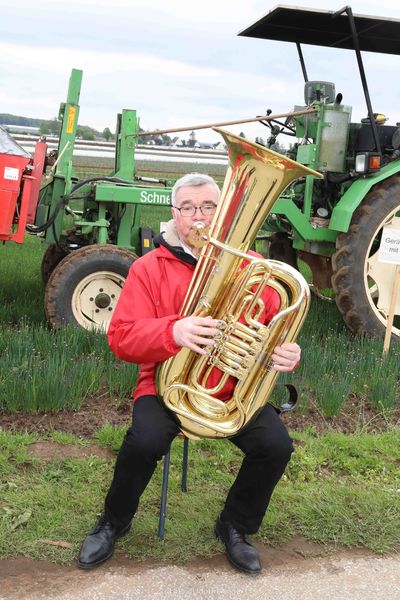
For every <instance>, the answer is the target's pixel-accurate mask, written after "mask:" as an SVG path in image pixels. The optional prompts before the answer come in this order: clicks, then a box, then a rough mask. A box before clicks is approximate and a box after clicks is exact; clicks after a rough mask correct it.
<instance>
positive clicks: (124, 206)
mask: <svg viewBox="0 0 400 600" xmlns="http://www.w3.org/2000/svg"><path fill="white" fill-rule="evenodd" d="M240 35H242V36H247V37H255V38H263V39H269V40H277V41H290V42H294V43H295V44H296V46H297V49H298V52H299V57H300V63H301V67H302V71H303V75H304V79H305V86H304V102H303V103H302V104H301V105H298V106H295V110H294V113H293V112H292V113H290V115H291V116H288V117H287V118H286V120H284V121H282V120H279V119H278V118H275V117H274V116H273V115H272V116H271V111H267V114H266V115H265V119H263V121H262V122H264V124H265V125H266V126H268V127H269V129H270V138H269V141H268V144H269V145H272V144H273V143H274V141H275V140H276V138H277V136H278V135H279V134H288V135H290V136H292V137H293V139H295V140H296V141H295V143H294V144H292V145H291V150H290V153H291V154H290V157H291V158H294V159H295V160H297V161H298V162H300V163H303V164H305V165H307V166H309V167H311V168H313V169H315V170H318V171H320V172H321V173H322V174H323V176H324V177H323V179H315V178H314V177H313V176H308V177H306V178H304V179H300V180H296V181H294V182H293V183H292V184H291V185H290V186H289V188H288V189H286V190H285V192H284V193H283V194H282V196H281V197H280V198H279V199H278V200H277V201H276V203H275V205H274V207H273V210H272V212H271V214H270V215H269V218H268V220H267V222H266V223H265V225H264V227H263V229H262V231H261V232H260V235H259V240H258V241H257V245H258V246H259V247H261V246H263V247H265V248H266V251H267V253H268V255H269V256H270V257H271V258H274V259H278V260H284V261H286V262H289V263H291V264H292V265H294V266H297V265H298V259H301V260H302V261H303V262H305V263H307V265H308V266H309V268H310V273H311V276H312V287H313V289H314V290H315V291H316V292H317V293H319V294H322V293H323V291H324V290H325V289H326V288H333V290H334V292H335V297H336V303H337V306H338V308H339V310H340V312H341V314H342V315H343V319H344V321H345V322H346V324H347V325H348V327H349V328H350V329H351V330H352V331H353V332H354V333H356V334H359V335H371V336H378V337H381V336H383V335H384V333H385V329H386V325H387V321H388V313H389V305H390V302H391V297H392V289H393V281H394V275H395V270H396V264H395V263H393V264H390V263H384V262H381V261H380V260H379V248H380V245H381V238H382V231H383V229H384V228H386V227H390V230H391V231H394V234H395V237H396V235H397V234H398V237H399V238H400V127H398V126H397V125H396V126H389V125H385V118H384V116H383V115H381V114H377V113H376V112H374V111H373V108H372V105H371V100H370V95H369V91H368V86H367V81H366V77H365V73H364V67H363V63H362V58H361V51H363V50H365V51H372V52H380V53H389V54H400V44H399V41H398V40H399V39H400V21H394V20H390V19H382V18H377V17H366V16H358V15H353V13H352V11H351V9H350V8H349V7H346V8H344V9H343V10H341V11H339V12H338V13H332V12H328V11H322V10H311V9H301V8H295V7H283V6H278V7H276V8H275V9H273V10H272V11H271V12H270V13H268V14H267V15H266V16H265V17H263V18H262V19H261V20H259V21H257V22H256V23H254V24H253V25H251V26H250V27H248V28H246V29H245V30H244V31H242V32H241V33H240ZM301 44H312V45H317V46H329V47H337V48H346V49H352V50H354V51H355V55H356V60H357V63H358V66H359V70H360V76H361V84H362V87H363V91H364V95H365V100H366V115H367V116H366V118H365V119H363V120H362V122H360V123H353V122H351V107H350V106H348V105H347V104H344V103H343V102H342V95H341V94H340V93H336V91H335V85H334V84H333V83H331V82H328V81H325V80H324V81H322V80H317V81H316V80H312V81H309V80H308V76H307V71H306V67H305V63H304V60H303V55H302V51H301ZM81 77H82V72H81V71H78V70H73V72H72V75H71V79H70V85H69V91H68V97H67V101H66V103H63V104H62V105H61V108H60V119H61V122H62V129H61V134H60V139H59V145H58V150H57V151H56V152H55V153H48V152H46V142H45V141H40V142H38V145H37V150H36V152H35V155H34V157H33V158H32V159H29V158H27V157H25V158H24V160H23V165H24V166H17V165H16V164H14V163H13V160H14V159H16V158H17V157H16V156H14V155H13V153H12V151H11V152H8V153H5V154H4V153H3V154H2V150H1V146H0V167H1V168H2V172H1V173H0V240H11V239H14V241H19V242H22V233H23V230H25V229H26V230H28V231H29V232H30V233H33V234H35V235H39V236H41V237H43V239H44V240H45V242H46V243H47V244H48V247H47V250H46V251H45V253H44V257H43V263H42V275H43V279H44V281H45V282H46V292H45V310H46V315H47V318H48V320H49V322H50V324H51V325H52V326H55V327H58V326H61V325H62V324H65V323H72V324H79V325H81V326H83V327H86V328H91V327H99V326H102V327H105V328H106V327H107V324H108V322H109V320H110V318H111V315H112V313H113V309H114V307H115V304H116V302H117V300H118V297H119V293H120V290H121V288H122V285H123V283H124V280H125V277H126V275H127V272H128V269H129V267H130V265H131V264H132V262H133V261H134V260H135V258H136V257H137V256H140V255H142V254H143V253H145V252H147V251H148V250H150V249H151V247H152V237H153V232H152V231H151V229H150V228H149V226H148V221H146V214H147V213H146V211H147V210H148V208H149V205H150V204H151V205H152V206H164V207H165V206H167V205H168V204H169V199H170V189H169V188H168V187H167V186H166V183H165V182H162V181H156V180H150V179H148V180H146V179H145V178H138V177H137V176H136V169H135V146H136V141H137V134H138V121H137V116H136V112H135V111H133V110H123V111H122V113H121V114H120V115H119V116H118V120H117V128H116V151H115V167H114V170H113V173H112V174H111V175H110V176H108V177H103V176H102V177H93V178H91V179H84V180H78V179H77V178H76V177H75V176H74V173H73V170H72V157H73V149H74V142H75V136H76V126H77V121H78V114H79V93H80V86H81ZM305 110H307V111H308V114H300V115H299V114H298V113H299V112H303V113H304V111H305ZM293 114H294V115H295V116H293ZM0 142H1V140H0ZM10 143H11V142H10ZM4 161H5V162H4ZM11 163H13V164H11ZM3 167H4V169H5V170H4V173H5V172H7V173H8V174H9V176H11V177H12V179H9V180H7V179H5V178H3V179H2V177H3V174H2V173H3ZM18 169H19V171H18ZM17 171H18V173H19V175H18V174H17ZM42 173H43V177H41V175H42ZM40 178H41V179H42V182H43V183H42V186H41V188H40V189H39V188H38V179H40ZM10 186H11V188H13V190H11V191H10V189H9V188H10ZM24 203H25V204H24ZM143 223H144V224H145V225H144V226H143ZM17 230H18V231H17ZM13 236H14V237H13ZM18 236H19V237H18ZM17 237H18V239H17ZM399 252H400V249H399ZM399 262H400V261H399ZM394 313H395V317H394V321H393V326H392V334H393V336H394V338H395V339H397V340H398V339H399V337H400V297H398V298H397V300H396V304H395V308H394Z"/></svg>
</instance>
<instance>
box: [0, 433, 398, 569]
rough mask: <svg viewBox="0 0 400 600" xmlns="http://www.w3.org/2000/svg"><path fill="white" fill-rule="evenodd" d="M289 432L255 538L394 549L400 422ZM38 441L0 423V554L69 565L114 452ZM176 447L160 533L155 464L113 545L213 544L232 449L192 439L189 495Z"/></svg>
mask: <svg viewBox="0 0 400 600" xmlns="http://www.w3.org/2000/svg"><path fill="white" fill-rule="evenodd" d="M122 435H123V431H122V430H121V429H115V430H113V431H111V429H109V430H108V431H107V432H105V431H104V430H103V432H102V433H100V432H99V434H98V441H101V442H102V445H105V446H107V447H110V448H113V449H116V446H117V445H118V444H116V442H118V443H120V441H121V439H122ZM294 438H295V439H294V443H295V447H296V452H295V453H294V455H293V458H292V461H291V462H290V464H289V467H288V469H287V471H286V475H285V476H284V478H283V480H282V481H281V482H280V484H279V485H278V487H277V489H276V491H275V493H274V496H273V499H272V501H271V505H270V509H269V513H268V519H265V520H264V523H263V526H262V528H261V529H260V531H259V533H258V535H257V538H258V539H259V540H260V541H263V542H266V543H269V544H271V545H277V544H282V543H283V542H285V541H288V540H290V539H291V538H292V537H294V536H302V537H304V538H305V539H307V540H311V541H313V542H318V543H322V544H330V545H334V546H357V547H365V548H369V549H371V550H373V551H375V552H379V553H382V552H388V551H392V550H399V549H400V535H399V532H400V495H399V494H400V474H399V469H398V464H399V462H398V461H399V458H400V432H399V430H392V431H388V432H386V433H384V434H380V435H371V434H358V435H353V436H346V435H344V434H341V433H329V434H326V435H323V436H319V437H317V436H315V434H314V433H313V432H312V431H309V432H303V433H301V434H294ZM37 439H38V438H37V436H34V435H22V434H20V435H11V434H8V433H6V432H1V431H0V446H1V449H2V459H1V462H0V487H1V498H2V500H1V504H0V522H1V528H0V558H3V559H4V558H9V557H11V556H17V555H24V556H27V557H30V558H35V559H46V560H53V561H56V562H61V563H70V562H71V561H72V560H73V558H74V557H75V555H76V553H77V552H78V549H79V545H80V543H81V541H82V537H83V535H84V532H86V531H88V530H89V529H90V528H91V526H92V524H93V520H94V519H95V518H96V514H97V513H98V512H99V511H100V510H101V508H102V507H101V499H102V498H103V497H104V495H105V493H106V491H107V488H108V486H109V483H110V481H111V476H112V465H113V460H111V459H100V458H97V457H95V456H94V457H90V458H81V459H78V458H73V459H72V458H68V459H61V460H53V461H51V462H44V461H43V460H40V459H38V458H34V457H32V455H31V454H30V453H29V444H30V443H31V442H33V441H36V440H37ZM51 439H53V440H55V441H58V443H60V442H64V443H75V444H81V443H82V441H81V440H78V439H76V438H75V439H74V438H73V436H68V437H67V438H62V437H60V436H59V435H57V434H53V436H51ZM181 453H182V442H181V441H180V440H177V441H176V442H175V443H174V444H173V447H172V462H171V468H170V484H169V496H168V515H167V520H166V537H165V540H164V541H163V542H160V541H159V540H158V538H157V521H158V511H159V502H160V492H161V468H160V467H159V468H158V469H157V471H156V473H155V476H154V477H153V479H152V481H151V483H150V485H149V487H148V488H147V490H146V492H145V494H144V496H143V498H142V502H141V505H140V507H139V511H138V513H137V516H136V518H135V519H134V524H133V528H132V532H131V533H130V534H129V535H128V536H126V537H125V538H123V539H122V540H120V541H119V542H118V552H119V553H123V554H124V555H127V556H129V557H135V558H138V559H145V558H155V559H162V560H166V561H174V562H182V561H187V560H191V559H194V558H196V557H209V556H211V555H213V554H214V553H215V552H216V551H217V550H218V549H219V548H220V546H219V545H218V543H217V542H216V541H215V539H214V536H213V524H214V519H215V516H216V514H218V511H219V510H220V509H221V506H222V504H223V500H224V498H225V496H226V493H227V491H228V489H229V487H230V485H231V483H232V481H233V477H234V472H235V471H236V470H237V468H238V466H239V464H240V457H241V455H240V452H239V451H238V450H237V449H236V448H235V447H234V446H232V445H230V444H227V443H226V442H224V441H222V440H220V441H207V440H203V441H200V442H194V443H191V444H190V450H189V472H188V492H187V493H183V492H181V490H180V469H181V466H180V465H181ZM204 490H207V493H206V494H205V493H204ZM43 540H51V541H53V542H57V543H59V542H62V543H63V545H64V546H65V543H66V545H67V547H57V546H54V545H49V544H48V543H46V541H43Z"/></svg>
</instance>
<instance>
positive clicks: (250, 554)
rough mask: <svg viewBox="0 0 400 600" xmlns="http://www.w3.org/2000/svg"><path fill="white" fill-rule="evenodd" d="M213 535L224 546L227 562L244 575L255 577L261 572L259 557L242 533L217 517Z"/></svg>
mask: <svg viewBox="0 0 400 600" xmlns="http://www.w3.org/2000/svg"><path fill="white" fill-rule="evenodd" d="M214 531H215V535H216V537H217V538H218V539H219V540H221V542H222V543H223V544H225V548H226V553H227V555H228V559H229V562H230V563H231V564H232V565H233V566H234V567H236V569H239V571H243V572H244V573H249V574H250V575H257V573H259V572H260V571H261V563H260V557H259V556H258V552H257V550H256V549H255V548H254V546H253V544H252V543H251V542H250V541H249V540H248V539H247V537H246V536H245V535H244V534H243V533H239V531H237V529H235V528H234V527H233V526H232V525H231V524H230V523H227V522H226V521H224V520H223V518H221V515H219V517H218V519H217V522H216V524H215V530H214Z"/></svg>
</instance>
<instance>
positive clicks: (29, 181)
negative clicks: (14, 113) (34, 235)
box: [0, 127, 47, 244]
mask: <svg viewBox="0 0 400 600" xmlns="http://www.w3.org/2000/svg"><path fill="white" fill-rule="evenodd" d="M46 152H47V144H46V143H45V142H42V141H39V142H37V144H36V148H35V153H34V155H33V158H32V157H31V156H30V154H28V153H27V152H25V150H24V149H23V148H22V147H21V146H20V145H19V144H17V142H16V141H15V140H14V139H13V138H12V137H11V136H10V135H9V134H8V133H7V131H5V130H4V129H2V128H1V127H0V241H3V242H5V241H8V240H12V241H14V242H17V243H18V244H22V242H23V241H24V233H25V226H26V225H27V223H30V224H31V223H34V221H35V214H36V207H37V203H38V198H39V189H40V183H41V177H42V174H43V171H44V166H45V159H46Z"/></svg>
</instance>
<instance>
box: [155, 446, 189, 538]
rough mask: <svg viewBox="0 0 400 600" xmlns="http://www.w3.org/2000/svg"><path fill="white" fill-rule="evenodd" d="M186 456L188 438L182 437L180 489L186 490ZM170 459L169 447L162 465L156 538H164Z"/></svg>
mask: <svg viewBox="0 0 400 600" xmlns="http://www.w3.org/2000/svg"><path fill="white" fill-rule="evenodd" d="M188 456H189V439H188V438H187V437H184V439H183V456H182V479H181V490H182V492H186V490H187V486H186V484H187V467H188ZM170 459H171V449H170V450H168V452H167V454H166V455H165V456H164V466H163V478H162V487H161V504H160V517H159V520H158V538H159V539H160V540H163V539H164V531H165V517H166V514H167V496H168V476H169V463H170Z"/></svg>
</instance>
